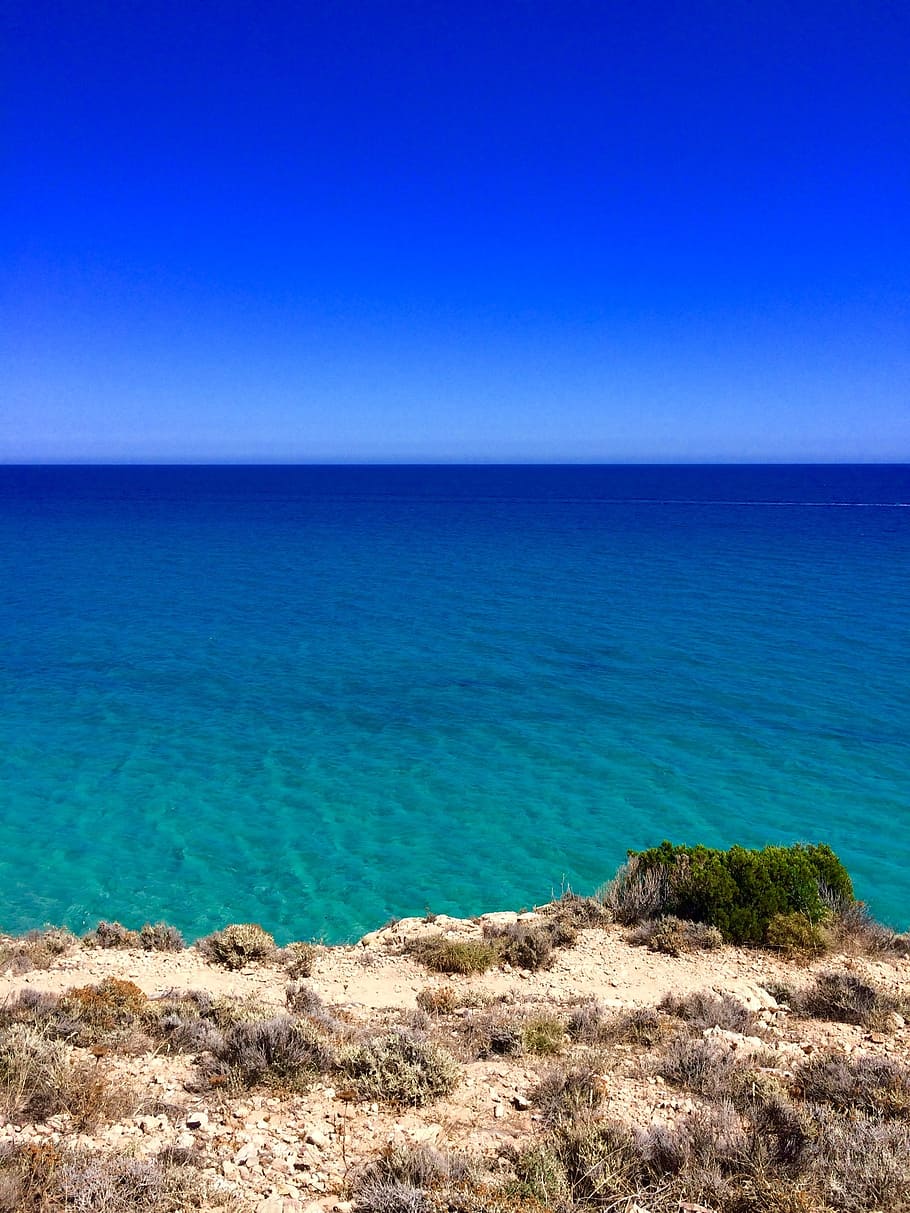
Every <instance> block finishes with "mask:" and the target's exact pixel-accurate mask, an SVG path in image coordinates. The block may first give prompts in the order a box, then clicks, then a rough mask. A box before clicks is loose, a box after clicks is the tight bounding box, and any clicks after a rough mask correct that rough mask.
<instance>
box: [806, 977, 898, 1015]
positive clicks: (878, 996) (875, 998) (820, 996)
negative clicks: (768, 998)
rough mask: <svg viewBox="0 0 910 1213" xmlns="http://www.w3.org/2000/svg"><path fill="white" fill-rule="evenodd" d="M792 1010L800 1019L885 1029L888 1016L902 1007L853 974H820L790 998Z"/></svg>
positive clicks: (871, 984) (896, 1000)
mask: <svg viewBox="0 0 910 1213" xmlns="http://www.w3.org/2000/svg"><path fill="white" fill-rule="evenodd" d="M791 998H792V999H793V1001H792V1002H791V1006H792V1008H793V1010H795V1011H796V1012H797V1013H798V1014H800V1015H808V1016H811V1017H812V1018H813V1019H828V1020H832V1021H834V1022H835V1023H854V1024H864V1025H865V1026H867V1027H884V1026H885V1025H886V1024H887V1019H888V1015H889V1014H890V1013H891V1012H894V1011H897V1010H899V1009H901V1007H902V1006H903V1003H902V1002H901V1001H900V1000H899V999H897V998H895V997H894V996H893V995H890V994H888V993H887V992H886V991H884V990H882V989H881V988H880V987H878V986H876V985H874V984H873V983H872V982H869V981H863V980H862V979H861V978H859V977H857V976H856V975H855V974H853V973H843V972H833V971H832V972H828V973H819V974H818V975H817V976H816V977H815V978H814V980H813V981H812V983H811V985H809V986H808V987H807V988H806V989H805V990H802V991H800V992H799V993H796V994H793V995H791Z"/></svg>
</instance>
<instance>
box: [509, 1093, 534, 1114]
mask: <svg viewBox="0 0 910 1213" xmlns="http://www.w3.org/2000/svg"><path fill="white" fill-rule="evenodd" d="M512 1106H513V1107H515V1108H517V1109H518V1111H519V1112H527V1110H528V1108H530V1106H531V1101H530V1100H529V1099H528V1098H527V1096H525V1095H513V1096H512Z"/></svg>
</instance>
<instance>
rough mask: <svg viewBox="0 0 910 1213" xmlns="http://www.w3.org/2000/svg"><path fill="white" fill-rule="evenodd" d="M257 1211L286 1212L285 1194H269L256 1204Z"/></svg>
mask: <svg viewBox="0 0 910 1213" xmlns="http://www.w3.org/2000/svg"><path fill="white" fill-rule="evenodd" d="M256 1213H284V1197H283V1196H267V1197H266V1198H265V1200H260V1202H259V1204H258V1205H257V1206H256Z"/></svg>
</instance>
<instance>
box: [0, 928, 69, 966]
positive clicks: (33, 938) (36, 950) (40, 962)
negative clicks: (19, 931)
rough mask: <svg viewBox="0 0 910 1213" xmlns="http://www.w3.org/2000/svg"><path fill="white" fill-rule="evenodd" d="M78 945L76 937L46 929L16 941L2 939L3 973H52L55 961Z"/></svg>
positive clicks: (53, 929)
mask: <svg viewBox="0 0 910 1213" xmlns="http://www.w3.org/2000/svg"><path fill="white" fill-rule="evenodd" d="M77 942H78V940H77V939H76V936H75V935H73V934H72V933H71V932H70V931H67V930H65V929H64V928H63V927H46V928H45V929H44V930H43V931H29V932H28V933H27V934H25V935H21V936H19V937H18V938H15V939H0V973H4V972H8V973H13V974H22V973H28V972H30V971H31V970H32V969H49V968H50V967H51V965H52V964H53V963H54V961H56V960H58V959H59V958H60V957H61V956H65V955H66V953H67V952H71V951H72V950H73V949H74V948H75V946H76V944H77Z"/></svg>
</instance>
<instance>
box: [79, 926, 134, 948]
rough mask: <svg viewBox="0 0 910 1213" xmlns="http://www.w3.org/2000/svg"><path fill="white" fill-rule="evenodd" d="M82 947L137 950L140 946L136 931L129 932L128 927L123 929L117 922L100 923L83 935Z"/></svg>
mask: <svg viewBox="0 0 910 1213" xmlns="http://www.w3.org/2000/svg"><path fill="white" fill-rule="evenodd" d="M82 946H83V947H84V948H138V947H141V946H142V945H141V940H140V935H139V932H138V931H131V930H130V929H129V927H125V926H123V924H122V923H119V922H104V921H101V922H99V923H98V925H97V927H95V929H94V931H89V932H88V934H87V935H83V937H82Z"/></svg>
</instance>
